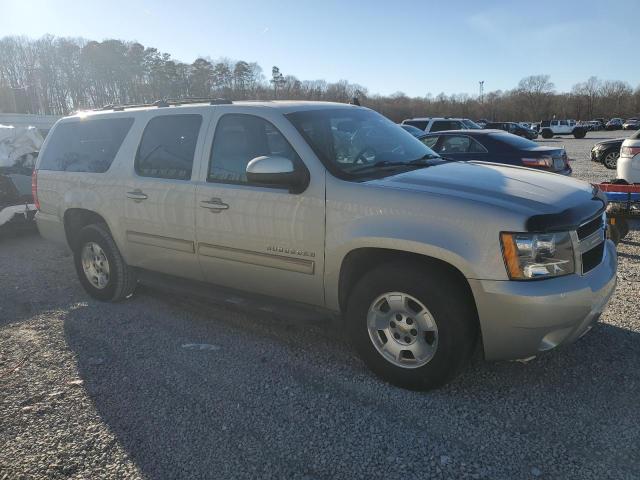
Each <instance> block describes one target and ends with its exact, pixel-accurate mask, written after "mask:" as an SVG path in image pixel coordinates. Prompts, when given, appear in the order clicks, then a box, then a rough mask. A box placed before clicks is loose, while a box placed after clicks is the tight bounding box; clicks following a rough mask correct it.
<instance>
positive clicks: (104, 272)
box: [73, 224, 137, 302]
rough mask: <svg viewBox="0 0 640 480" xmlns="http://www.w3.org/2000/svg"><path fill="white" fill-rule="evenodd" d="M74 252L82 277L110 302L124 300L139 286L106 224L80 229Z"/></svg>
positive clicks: (87, 288)
mask: <svg viewBox="0 0 640 480" xmlns="http://www.w3.org/2000/svg"><path fill="white" fill-rule="evenodd" d="M78 239H79V241H78V244H77V245H78V246H77V247H76V248H75V250H74V252H73V258H74V263H75V267H76V273H77V275H78V279H79V280H80V283H81V284H82V287H83V288H84V289H85V291H86V292H87V293H88V294H89V295H90V296H92V297H93V298H95V299H97V300H101V301H107V302H117V301H121V300H124V299H125V298H127V297H128V296H129V295H131V294H132V293H133V291H134V290H135V288H136V284H137V278H136V272H135V270H134V269H133V268H132V267H130V266H129V265H127V264H126V262H125V261H124V258H123V257H122V255H121V254H120V251H119V250H118V247H117V245H116V242H115V241H114V240H113V237H112V236H111V233H110V232H109V229H108V228H107V226H106V225H103V224H93V225H88V226H86V227H84V228H83V229H82V230H80V233H79V237H78Z"/></svg>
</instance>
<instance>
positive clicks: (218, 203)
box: [200, 198, 229, 212]
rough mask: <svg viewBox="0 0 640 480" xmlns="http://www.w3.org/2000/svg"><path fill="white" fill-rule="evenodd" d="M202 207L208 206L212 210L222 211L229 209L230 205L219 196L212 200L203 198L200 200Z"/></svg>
mask: <svg viewBox="0 0 640 480" xmlns="http://www.w3.org/2000/svg"><path fill="white" fill-rule="evenodd" d="M200 206H201V207H202V208H207V209H209V210H211V211H212V212H220V211H222V210H229V205H227V204H226V203H224V202H223V201H222V200H220V199H219V198H212V199H211V200H202V201H201V202H200Z"/></svg>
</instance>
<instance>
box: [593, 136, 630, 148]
mask: <svg viewBox="0 0 640 480" xmlns="http://www.w3.org/2000/svg"><path fill="white" fill-rule="evenodd" d="M622 142H624V138H614V139H611V140H602V141H601V142H598V143H596V145H614V144H616V143H618V144H620V145H622ZM594 146H595V145H594Z"/></svg>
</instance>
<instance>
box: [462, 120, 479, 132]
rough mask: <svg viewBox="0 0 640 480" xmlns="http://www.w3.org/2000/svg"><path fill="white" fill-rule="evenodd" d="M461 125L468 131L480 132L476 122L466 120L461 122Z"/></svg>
mask: <svg viewBox="0 0 640 480" xmlns="http://www.w3.org/2000/svg"><path fill="white" fill-rule="evenodd" d="M462 123H464V126H465V127H467V128H468V129H470V130H482V127H481V126H480V125H478V124H477V123H476V122H474V121H472V120H469V119H467V118H465V119H464V120H462Z"/></svg>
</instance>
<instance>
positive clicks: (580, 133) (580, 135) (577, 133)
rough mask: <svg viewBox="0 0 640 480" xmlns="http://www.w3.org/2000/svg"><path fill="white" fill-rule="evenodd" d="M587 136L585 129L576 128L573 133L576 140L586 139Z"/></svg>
mask: <svg viewBox="0 0 640 480" xmlns="http://www.w3.org/2000/svg"><path fill="white" fill-rule="evenodd" d="M586 135H587V131H586V130H585V129H584V128H576V129H575V130H574V131H573V137H574V138H584V137H585V136H586Z"/></svg>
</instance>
